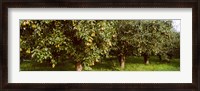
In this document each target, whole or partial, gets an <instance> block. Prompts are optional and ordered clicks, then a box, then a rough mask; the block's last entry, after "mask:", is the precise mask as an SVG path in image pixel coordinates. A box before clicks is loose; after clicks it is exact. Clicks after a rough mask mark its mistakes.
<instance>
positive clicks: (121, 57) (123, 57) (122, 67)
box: [119, 55, 125, 69]
mask: <svg viewBox="0 0 200 91" xmlns="http://www.w3.org/2000/svg"><path fill="white" fill-rule="evenodd" d="M119 63H120V67H121V69H124V67H125V56H124V55H120V56H119Z"/></svg>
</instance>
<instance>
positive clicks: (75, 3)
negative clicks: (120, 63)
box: [0, 0, 200, 91]
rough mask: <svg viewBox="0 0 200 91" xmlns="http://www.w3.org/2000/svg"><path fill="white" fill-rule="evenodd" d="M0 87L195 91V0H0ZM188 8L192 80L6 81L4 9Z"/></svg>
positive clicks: (199, 72)
mask: <svg viewBox="0 0 200 91" xmlns="http://www.w3.org/2000/svg"><path fill="white" fill-rule="evenodd" d="M0 6H1V23H0V25H1V31H0V36H2V37H1V41H0V42H1V47H0V51H1V64H0V66H1V71H0V74H1V77H0V80H1V85H0V88H1V90H5V91H7V90H27V89H29V90H31V89H40V90H46V89H53V90H55V89H59V90H60V89H61V90H77V89H78V90H80V89H82V90H102V89H104V90H114V89H115V90H124V89H126V90H128V91H129V90H130V91H138V90H139V91H149V90H150V91H151V90H153V91H160V90H162V91H199V90H200V85H199V84H200V83H199V82H200V76H199V75H200V70H198V68H199V66H200V63H199V62H198V61H199V57H198V55H199V49H200V47H199V46H200V42H199V37H198V35H200V34H199V31H198V30H199V24H200V20H199V16H200V12H199V10H200V1H198V0H140V1H139V0H132V1H131V0H95V1H93V0H66V1H64V0H58V1H53V0H28V1H23V0H8V1H6V0H3V1H2V2H1V5H0ZM45 7H46V8H60V7H69V8H71V7H79V8H105V7H108V8H192V43H193V44H192V47H193V48H192V51H193V52H192V53H193V54H192V57H193V59H192V60H193V63H192V83H161V84H160V83H158V84H155V83H133V84H130V83H103V84H100V83H84V84H78V83H66V84H62V83H59V84H56V83H55V84H54V83H49V84H43V83H8V55H9V54H8V8H45Z"/></svg>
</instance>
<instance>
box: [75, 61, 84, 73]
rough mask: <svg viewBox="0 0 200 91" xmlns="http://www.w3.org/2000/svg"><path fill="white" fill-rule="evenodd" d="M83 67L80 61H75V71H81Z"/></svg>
mask: <svg viewBox="0 0 200 91" xmlns="http://www.w3.org/2000/svg"><path fill="white" fill-rule="evenodd" d="M82 69H83V67H82V64H81V62H76V71H82Z"/></svg>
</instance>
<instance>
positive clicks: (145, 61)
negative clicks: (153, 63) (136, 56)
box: [143, 54, 149, 64]
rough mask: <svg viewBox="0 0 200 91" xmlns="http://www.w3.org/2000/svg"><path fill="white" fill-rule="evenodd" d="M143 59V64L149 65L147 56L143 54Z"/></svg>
mask: <svg viewBox="0 0 200 91" xmlns="http://www.w3.org/2000/svg"><path fill="white" fill-rule="evenodd" d="M143 57H144V63H145V64H149V57H148V55H147V54H144V55H143Z"/></svg>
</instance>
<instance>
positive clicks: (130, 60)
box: [20, 56, 180, 71]
mask: <svg viewBox="0 0 200 91" xmlns="http://www.w3.org/2000/svg"><path fill="white" fill-rule="evenodd" d="M149 60H150V64H148V65H145V64H144V62H143V58H142V57H136V56H134V57H133V56H130V57H127V58H126V63H125V68H124V70H123V71H179V70H180V60H179V59H172V60H170V62H169V63H167V62H160V61H159V60H158V58H157V57H153V56H152V57H150V59H149ZM74 67H75V66H74V64H73V63H70V62H63V63H58V64H57V65H56V67H55V68H52V67H51V64H49V63H38V62H33V61H24V62H21V64H20V70H21V71H75V68H74ZM92 70H93V71H119V70H121V69H120V66H119V62H118V61H117V60H116V59H105V60H104V61H102V62H100V63H96V64H95V65H94V66H92Z"/></svg>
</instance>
